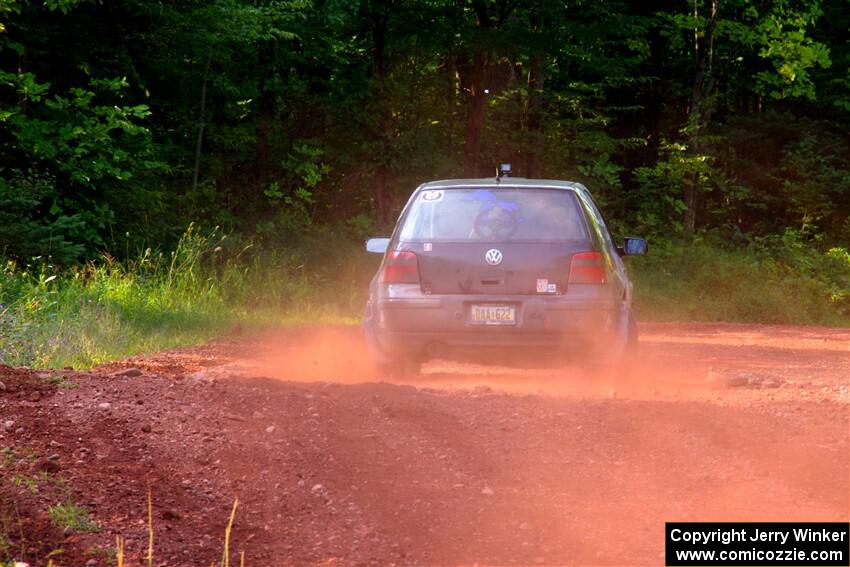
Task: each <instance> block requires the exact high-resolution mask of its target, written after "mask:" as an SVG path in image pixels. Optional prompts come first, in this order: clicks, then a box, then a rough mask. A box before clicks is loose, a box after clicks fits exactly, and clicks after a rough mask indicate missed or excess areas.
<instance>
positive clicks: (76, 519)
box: [48, 500, 100, 533]
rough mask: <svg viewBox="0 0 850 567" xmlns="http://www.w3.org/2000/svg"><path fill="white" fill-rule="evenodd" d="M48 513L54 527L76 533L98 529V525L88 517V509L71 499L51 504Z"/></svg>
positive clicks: (97, 530)
mask: <svg viewBox="0 0 850 567" xmlns="http://www.w3.org/2000/svg"><path fill="white" fill-rule="evenodd" d="M48 514H49V515H50V521H51V523H52V524H53V525H54V527H57V528H59V529H62V530H72V531H74V532H76V533H90V532H99V531H100V526H98V525H97V523H96V522H94V521H93V520H92V519H91V518H89V511H88V510H87V509H86V508H84V507H82V506H77V505H76V504H74V502H73V501H71V500H68V501H66V502H62V503H59V504H56V505H55V506H51V507H50V508H49V509H48Z"/></svg>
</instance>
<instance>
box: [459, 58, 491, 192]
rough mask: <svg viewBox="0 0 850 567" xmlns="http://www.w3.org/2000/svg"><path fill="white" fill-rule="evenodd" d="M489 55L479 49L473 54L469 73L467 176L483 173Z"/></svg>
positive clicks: (465, 169)
mask: <svg viewBox="0 0 850 567" xmlns="http://www.w3.org/2000/svg"><path fill="white" fill-rule="evenodd" d="M488 59H489V58H488V56H487V53H486V52H485V51H483V50H482V51H478V52H476V53H475V55H474V56H473V60H472V69H471V71H470V75H469V96H468V97H467V113H466V141H465V143H464V172H465V174H466V176H467V177H478V176H480V175H481V165H480V164H479V155H480V153H481V135H482V133H483V131H484V120H485V113H486V110H487V98H486V93H485V92H484V90H485V84H486V78H487V65H488Z"/></svg>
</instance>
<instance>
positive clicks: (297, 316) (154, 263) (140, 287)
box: [0, 227, 377, 368]
mask: <svg viewBox="0 0 850 567" xmlns="http://www.w3.org/2000/svg"><path fill="white" fill-rule="evenodd" d="M300 246H302V247H304V246H309V248H310V251H311V253H309V254H308V253H305V252H304V251H303V249H296V248H290V249H287V250H285V251H281V250H270V251H266V252H263V253H250V254H249V252H252V251H251V250H250V247H249V246H242V247H239V246H237V245H230V244H229V243H228V241H227V238H226V237H223V236H221V235H220V234H218V233H217V231H211V232H208V233H202V232H201V231H198V230H197V229H195V228H194V227H190V229H189V230H188V231H187V232H186V234H185V235H184V236H183V238H182V239H181V241H180V243H179V245H178V247H177V249H176V250H175V251H174V252H173V253H171V254H168V255H164V254H155V253H153V252H151V251H150V250H148V251H146V252H145V253H144V254H142V255H140V256H139V257H138V258H135V259H133V260H131V261H126V262H118V261H115V260H114V259H112V258H109V257H105V258H103V259H102V260H101V261H100V262H96V263H94V262H93V263H89V264H86V265H84V266H80V267H77V268H73V269H70V270H65V271H55V270H54V269H53V268H52V267H51V266H50V265H49V264H47V263H46V262H43V261H38V262H33V263H32V264H31V265H24V266H21V265H18V264H16V263H14V262H11V261H9V262H6V263H5V265H3V266H0V363H3V364H9V365H27V366H34V367H39V368H62V367H65V366H71V367H74V368H85V367H90V366H92V365H96V364H100V363H104V362H108V361H111V360H115V359H120V358H125V357H127V356H132V355H135V354H140V353H145V352H153V351H158V350H163V349H167V348H173V347H178V346H184V345H191V344H197V343H199V342H203V341H205V340H208V339H210V338H212V337H214V336H217V335H221V334H223V333H225V332H227V331H228V330H229V329H231V328H232V327H233V326H234V325H236V324H239V325H240V326H242V327H255V326H271V325H293V324H304V323H343V324H345V323H350V324H355V323H356V322H357V321H358V320H359V315H360V313H361V312H362V308H363V304H364V302H365V290H366V286H367V282H368V278H369V277H370V275H371V272H372V271H374V269H375V267H376V265H377V258H374V257H369V256H367V254H366V253H365V251H362V250H361V246H360V245H359V244H357V243H354V242H352V241H350V240H346V239H340V238H339V237H337V238H335V239H334V238H333V237H332V236H331V237H328V236H327V235H317V236H316V237H315V239H314V241H313V242H311V243H308V244H303V243H302V244H300Z"/></svg>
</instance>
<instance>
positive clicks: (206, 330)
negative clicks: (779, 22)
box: [0, 226, 850, 368]
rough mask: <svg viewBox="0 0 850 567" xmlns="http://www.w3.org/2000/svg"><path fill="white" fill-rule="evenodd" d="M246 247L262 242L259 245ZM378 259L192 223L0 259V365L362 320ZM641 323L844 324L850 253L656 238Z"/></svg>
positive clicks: (304, 239)
mask: <svg viewBox="0 0 850 567" xmlns="http://www.w3.org/2000/svg"><path fill="white" fill-rule="evenodd" d="M257 248H262V249H261V250H258V249H257ZM379 260H380V258H379V257H377V256H375V255H369V254H366V253H365V251H363V247H362V244H361V241H359V240H358V239H357V238H353V237H352V235H351V234H350V233H348V234H346V233H345V231H344V230H334V229H332V228H329V227H318V228H313V229H312V230H311V231H309V233H307V234H305V235H302V236H301V237H300V238H293V239H292V240H291V241H290V242H288V243H276V244H275V243H269V242H266V243H264V244H263V245H262V247H254V246H252V245H250V244H247V243H244V242H242V243H240V242H235V241H233V239H228V238H227V237H226V236H224V235H222V234H221V233H219V231H217V230H212V231H208V232H204V231H200V230H198V229H197V228H196V227H194V226H192V227H190V228H189V230H187V232H186V233H185V234H184V235H183V238H182V239H181V240H180V242H179V244H178V246H177V247H176V249H175V250H174V251H173V252H171V253H169V254H163V253H156V252H152V251H150V250H148V251H146V252H144V253H143V254H141V255H139V256H138V257H137V258H134V259H132V260H129V261H124V262H118V261H116V260H115V259H113V258H110V257H104V258H102V259H101V260H100V261H98V262H91V263H88V264H86V265H83V266H79V267H76V268H71V269H66V270H61V271H60V270H55V269H54V268H53V267H51V266H50V265H49V264H48V263H46V262H43V261H38V260H36V261H34V262H32V263H31V264H29V265H21V264H18V263H15V262H11V261H7V262H5V264H3V265H2V266H1V267H0V363H3V364H11V365H30V366H36V367H63V366H73V367H75V368H76V367H89V366H92V365H95V364H99V363H103V362H107V361H110V360H115V359H119V358H123V357H126V356H131V355H134V354H138V353H144V352H153V351H157V350H162V349H165V348H171V347H176V346H182V345H189V344H195V343H198V342H202V341H204V340H206V339H209V338H212V337H214V336H217V335H221V334H222V333H225V332H227V331H228V330H229V329H230V328H231V327H233V326H234V325H236V324H239V325H240V326H242V327H252V326H264V325H288V324H307V323H309V324H315V323H348V324H356V323H358V322H359V321H360V316H361V314H362V310H363V305H364V303H365V300H366V295H367V286H368V281H369V278H370V277H371V275H372V274H373V273H374V270H375V269H376V267H377V264H378V262H379ZM627 263H628V264H629V266H630V271H631V273H632V276H633V279H634V280H635V304H636V308H637V311H638V316H639V318H640V319H642V320H645V321H646V320H702V321H738V322H763V323H798V324H821V325H842V326H846V325H850V256H848V253H847V251H846V250H845V249H841V248H834V249H832V250H830V251H828V252H818V251H817V250H815V249H814V248H813V247H811V246H809V245H806V244H804V243H802V242H800V240H799V239H797V238H794V237H793V235H792V237H787V235H786V237H783V238H780V239H776V240H774V241H767V242H760V243H758V244H757V245H754V246H748V247H743V248H737V249H728V248H726V247H724V246H723V245H721V244H718V243H716V242H714V243H710V242H693V243H690V244H687V245H684V244H674V243H670V242H666V243H665V242H660V243H659V242H655V243H652V245H651V250H650V254H649V255H648V256H646V257H645V258H629V259H628V260H627Z"/></svg>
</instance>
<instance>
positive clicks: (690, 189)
mask: <svg viewBox="0 0 850 567" xmlns="http://www.w3.org/2000/svg"><path fill="white" fill-rule="evenodd" d="M718 3H719V0H711V13H710V15H709V18H708V21H707V23H706V27H705V33H704V34H703V37H702V40H700V37H699V34H698V32H697V30H694V52H695V56H696V71H695V73H694V83H693V87H692V89H691V103H690V106H689V107H688V128H687V137H688V153H689V154H690V155H692V156H697V155H701V154H702V153H703V152H704V151H705V146H704V144H703V142H702V139H701V138H702V134H703V132H704V131H705V129H706V128H707V127H708V124H709V122H710V121H711V114H712V111H713V110H714V102H713V91H714V73H713V64H714V30H715V27H716V25H717V8H718ZM694 14H695V15H699V13H698V5H697V3H696V1H695V2H694ZM701 192H702V187H701V186H700V179H699V174H698V173H696V172H695V173H692V174H690V175H688V176H687V178H686V179H685V183H684V187H683V194H682V197H683V201H684V203H685V214H684V218H683V224H684V232H685V237H687V238H690V237H691V236H693V234H694V231H695V230H696V219H697V207H698V206H699V195H700V193H701Z"/></svg>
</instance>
